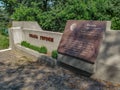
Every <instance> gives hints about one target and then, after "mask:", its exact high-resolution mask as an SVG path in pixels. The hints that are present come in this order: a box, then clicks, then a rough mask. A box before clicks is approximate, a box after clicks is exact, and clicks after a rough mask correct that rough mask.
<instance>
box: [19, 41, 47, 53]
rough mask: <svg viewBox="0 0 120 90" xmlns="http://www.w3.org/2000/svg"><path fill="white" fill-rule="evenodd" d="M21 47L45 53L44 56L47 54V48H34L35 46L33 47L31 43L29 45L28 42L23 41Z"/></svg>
mask: <svg viewBox="0 0 120 90" xmlns="http://www.w3.org/2000/svg"><path fill="white" fill-rule="evenodd" d="M21 45H22V46H25V47H27V48H30V49H32V50H35V51H38V52H39V53H44V54H46V53H47V48H46V47H45V46H41V47H38V46H34V45H31V44H30V43H28V42H26V41H22V42H21Z"/></svg>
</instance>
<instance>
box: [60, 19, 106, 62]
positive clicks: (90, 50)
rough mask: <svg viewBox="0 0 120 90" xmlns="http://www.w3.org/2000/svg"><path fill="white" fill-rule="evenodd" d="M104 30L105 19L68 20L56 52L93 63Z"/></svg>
mask: <svg viewBox="0 0 120 90" xmlns="http://www.w3.org/2000/svg"><path fill="white" fill-rule="evenodd" d="M105 30H106V22H105V21H86V20H82V21H81V20H69V21H68V22H67V24H66V27H65V30H64V33H63V36H62V39H61V41H60V44H59V47H58V52H59V53H61V54H65V55H69V56H73V57H76V58H80V59H83V60H85V61H87V62H90V63H94V62H95V60H96V58H97V56H98V52H99V47H100V44H101V41H102V39H103V35H104V32H105Z"/></svg>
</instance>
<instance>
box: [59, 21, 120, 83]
mask: <svg viewBox="0 0 120 90" xmlns="http://www.w3.org/2000/svg"><path fill="white" fill-rule="evenodd" d="M58 52H59V57H58V60H59V61H60V62H62V63H65V64H67V65H70V66H73V67H75V68H78V69H80V70H83V71H86V72H88V73H91V74H92V75H91V77H92V78H97V79H102V80H107V81H112V82H119V83H120V31H115V30H110V22H105V21H78V20H70V21H68V22H67V24H66V27H65V30H64V33H63V36H62V39H61V41H60V44H59V47H58Z"/></svg>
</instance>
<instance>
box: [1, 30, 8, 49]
mask: <svg viewBox="0 0 120 90" xmlns="http://www.w3.org/2000/svg"><path fill="white" fill-rule="evenodd" d="M8 47H9V39H8V36H5V35H2V34H1V32H0V50H1V49H6V48H8Z"/></svg>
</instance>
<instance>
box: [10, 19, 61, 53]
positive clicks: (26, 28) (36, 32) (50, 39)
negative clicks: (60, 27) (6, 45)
mask: <svg viewBox="0 0 120 90" xmlns="http://www.w3.org/2000/svg"><path fill="white" fill-rule="evenodd" d="M12 25H13V26H12V27H11V28H10V32H9V33H10V36H11V37H12V38H11V39H10V43H11V47H14V46H16V45H17V44H20V43H21V42H22V41H27V42H29V43H30V44H32V45H35V46H39V47H41V46H45V47H46V48H47V49H48V52H52V51H53V50H57V48H58V45H59V41H60V39H61V36H62V33H59V32H50V31H43V30H42V29H41V27H40V26H39V25H38V24H37V22H29V21H28V22H26V21H19V22H18V21H13V23H12Z"/></svg>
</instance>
